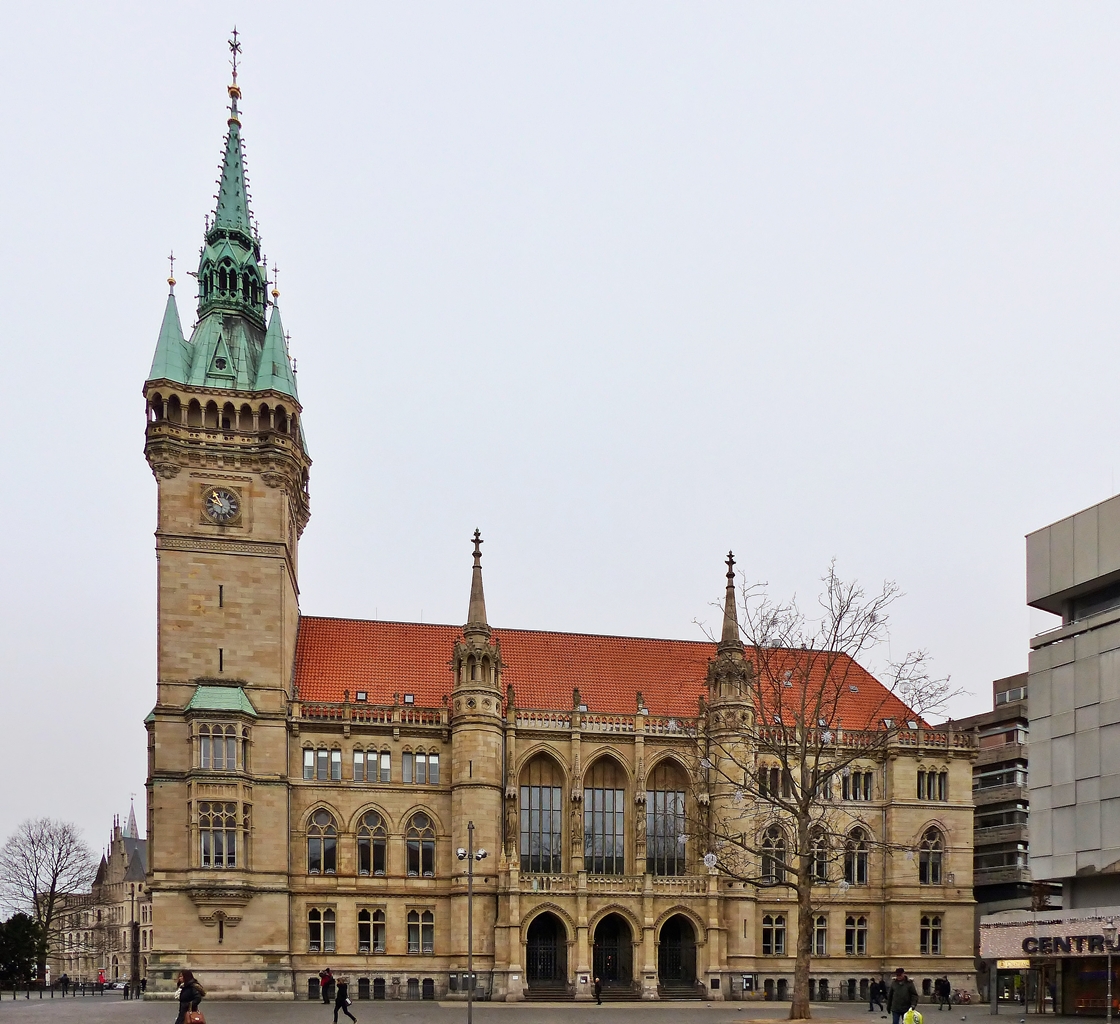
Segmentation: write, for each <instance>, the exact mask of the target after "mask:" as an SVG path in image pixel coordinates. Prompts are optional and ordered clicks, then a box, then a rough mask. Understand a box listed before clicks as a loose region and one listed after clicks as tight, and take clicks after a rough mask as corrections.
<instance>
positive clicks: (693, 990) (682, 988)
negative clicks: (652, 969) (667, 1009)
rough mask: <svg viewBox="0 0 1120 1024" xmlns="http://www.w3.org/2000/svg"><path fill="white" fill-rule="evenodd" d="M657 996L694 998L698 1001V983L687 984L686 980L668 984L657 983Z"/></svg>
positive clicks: (663, 997)
mask: <svg viewBox="0 0 1120 1024" xmlns="http://www.w3.org/2000/svg"><path fill="white" fill-rule="evenodd" d="M657 996H658V998H659V999H668V1000H674V999H695V1000H696V1001H697V1002H699V1000H700V998H701V996H700V987H699V986H698V985H689V984H688V983H687V982H681V983H676V984H670V985H658V986H657Z"/></svg>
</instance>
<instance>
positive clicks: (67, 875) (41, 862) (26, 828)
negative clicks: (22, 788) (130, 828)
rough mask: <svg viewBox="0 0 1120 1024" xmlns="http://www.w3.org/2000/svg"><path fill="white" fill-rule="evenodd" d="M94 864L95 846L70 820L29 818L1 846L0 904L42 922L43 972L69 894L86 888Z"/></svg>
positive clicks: (40, 971) (41, 957)
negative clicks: (90, 843) (49, 946)
mask: <svg viewBox="0 0 1120 1024" xmlns="http://www.w3.org/2000/svg"><path fill="white" fill-rule="evenodd" d="M95 870H96V861H95V860H94V855H93V851H92V850H91V849H90V848H89V847H88V846H87V845H86V843H85V841H84V840H83V839H82V836H81V833H80V832H79V831H78V829H77V827H76V826H74V825H72V824H71V823H70V822H68V821H56V820H54V819H53V818H36V819H31V818H28V819H27V820H26V821H24V822H23V823H22V824H21V825H20V826H19V827H18V828H17V829H16V831H15V832H14V833H13V834H12V835H11V836H9V837H8V839H7V841H6V842H5V843H4V846H3V847H2V848H0V904H3V905H5V906H7V907H9V908H10V909H11V910H13V911H17V912H23V913H26V914H28V915H29V916H30V917H31V918H32V919H33V920H34V921H35V922H36V924H38V925H39V928H40V930H41V934H42V935H43V936H44V947H43V949H42V950H41V952H40V954H39V973H40V977H42V974H43V970H44V967H45V964H46V954H47V944H49V943H50V942H51V941H52V940H53V938H54V933H55V931H56V925H57V919H58V916H59V913H60V911H61V910H62V908H63V905H64V903H65V900H66V898H67V897H68V896H73V895H77V894H78V893H82V892H86V891H88V889H89V887H90V884H91V883H92V881H93V876H94V871H95Z"/></svg>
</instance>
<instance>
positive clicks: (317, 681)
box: [295, 615, 913, 729]
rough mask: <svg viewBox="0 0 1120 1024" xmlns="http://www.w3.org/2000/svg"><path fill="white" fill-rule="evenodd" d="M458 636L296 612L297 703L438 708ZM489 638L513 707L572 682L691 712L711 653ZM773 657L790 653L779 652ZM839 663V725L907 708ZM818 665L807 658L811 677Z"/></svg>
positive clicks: (591, 704) (540, 702)
mask: <svg viewBox="0 0 1120 1024" xmlns="http://www.w3.org/2000/svg"><path fill="white" fill-rule="evenodd" d="M462 635H463V631H462V627H460V626H441V625H435V624H429V623H416V622H383V621H365V620H360V619H332V618H320V617H318V616H312V615H304V616H302V617H301V618H300V627H299V641H298V643H297V645H296V665H295V687H296V694H297V696H298V698H299V699H300V700H302V701H312V702H313V701H324V702H338V701H341V700H343V691H344V690H349V691H350V699H351V700H353V699H354V696H355V694H356V693H357V692H358V691H359V690H364V691H365V692H366V693H367V694H368V695H369V696H368V701H369V703H371V704H390V703H392V700H393V694H394V693H399V694H401V700H402V701H403V695H404V694H406V693H411V694H413V696H414V700H415V703H416V704H417V705H418V706H420V707H439V705H440V704H441V703H442V700H443V698H444V696H445V695H447V694H449V693H450V690H451V682H452V680H451V669H450V664H449V663H450V661H451V654H452V648H453V647H454V645H455V642H456V641H457V640H458V639H460V638H461V637H462ZM493 639H495V640H497V641H498V642H499V643H500V644H501V650H502V662H503V665H504V668H503V671H502V682H503V684H512V686H513V689H514V695H515V699H516V701H517V706H518V707H522V708H537V709H547V710H555V711H567V710H570V709H571V706H572V690H573V689H574V688H575V687H577V686H578V687H579V692H580V698H581V700H582V701H583V702H584V703H585V704H586V705H587V706H588V709H589V710H590V711H593V712H603V713H622V714H632V713H634V711H635V710H636V709H637V693H638V691H639V690H640V691H641V693H642V697H643V700H644V702H645V706H646V707H648V708H649V709H650V711H651V713H653V714H655V715H681V716H686V717H690V716H694V715H695V714H696V712H697V705H698V700H699V698H700V697H701V696H705V695H706V693H707V683H706V678H707V670H708V661H709V660H710V659H711V658H712V657H714V655H715V652H716V645H715V644H713V643H708V642H702V641H695V640H653V639H646V638H644V637H628V636H595V635H589V634H586V633H545V632H538V631H536V630H529V629H494V630H493ZM781 657H782V658H790V657H791V655H789V654H788V653H787V652H781ZM791 664H792V662H791ZM840 667H841V668H842V670H843V684H842V685H841V686H840V687H839V691H840V692H839V694H838V711H839V716H838V717H839V720H840V723H841V724H842V725H843V726H844V727H846V728H849V729H859V728H865V727H866V726H867V725H869V724H871V723H872V722H877V721H878V720H879V719H881V718H896V719H899V720H903V719H905V718H907V717H911V716H912V714H913V713H912V712H910V711H909V710H908V709H907V708H906V706H905V705H904V704H903V703H902V702H901V701H900V700H898V698H896V697H895V696H894V695H893V694H891V693H890V692H889V691H888V690H887V689H886V688H885V687H884V686H883V685H882V684H881V683H880V682H879V681H878V680H877V679H875V677H874V676H872V675H871V674H870V673H868V672H867V671H865V670H864V669H863V668H861V667H860V666H859V665H858V664H857V663H856V662H854V661H851V659H848V658H844V659H842V665H841V666H840ZM823 672H824V669H823V667H820V666H819V665H817V666H814V670H813V675H814V676H822V675H823ZM779 675H780V674H779ZM834 678H835V677H834ZM792 695H793V694H792V693H791V694H790V696H792ZM786 699H787V700H788V697H787V698H786ZM773 706H777V705H776V704H774V705H773ZM829 717H831V716H829ZM829 724H830V725H835V724H836V723H834V722H830V723H829Z"/></svg>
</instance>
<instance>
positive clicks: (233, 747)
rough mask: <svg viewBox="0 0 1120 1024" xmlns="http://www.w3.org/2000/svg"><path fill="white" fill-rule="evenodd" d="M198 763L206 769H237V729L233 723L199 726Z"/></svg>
mask: <svg viewBox="0 0 1120 1024" xmlns="http://www.w3.org/2000/svg"><path fill="white" fill-rule="evenodd" d="M198 765H199V767H200V768H202V769H203V770H204V771H212V772H232V771H236V770H237V729H236V728H234V726H232V725H225V726H223V725H201V726H199V729H198Z"/></svg>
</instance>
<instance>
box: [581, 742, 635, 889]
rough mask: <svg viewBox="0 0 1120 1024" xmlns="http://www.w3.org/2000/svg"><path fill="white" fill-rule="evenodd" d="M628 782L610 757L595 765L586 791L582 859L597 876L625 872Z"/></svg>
mask: <svg viewBox="0 0 1120 1024" xmlns="http://www.w3.org/2000/svg"><path fill="white" fill-rule="evenodd" d="M625 786H626V781H625V776H624V775H623V774H622V769H621V768H619V766H618V765H617V764H616V763H615V762H614V761H613V760H611V759H610V758H606V757H604V758H600V759H599V760H598V761H596V762H595V764H594V765H593V766H592V769H591V771H590V773H589V774H588V776H587V782H586V784H585V786H584V790H583V859H584V865H585V870H587V871H589V872H591V873H592V874H595V875H622V874H625V873H626V840H625V837H626V820H625V818H626V788H625Z"/></svg>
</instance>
